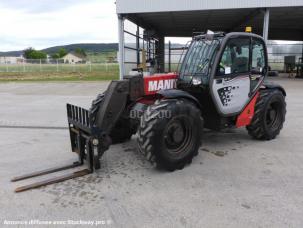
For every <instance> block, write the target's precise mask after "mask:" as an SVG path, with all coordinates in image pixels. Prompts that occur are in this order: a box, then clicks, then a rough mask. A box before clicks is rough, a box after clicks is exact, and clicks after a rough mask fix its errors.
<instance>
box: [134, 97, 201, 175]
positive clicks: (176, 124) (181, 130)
mask: <svg viewBox="0 0 303 228" xmlns="http://www.w3.org/2000/svg"><path fill="white" fill-rule="evenodd" d="M202 131H203V119H202V117H201V113H200V110H199V109H198V108H197V107H196V106H195V105H194V104H193V103H192V102H189V101H187V100H185V99H179V100H158V101H156V102H155V104H154V105H151V106H149V107H148V109H147V110H146V112H145V113H144V115H143V116H142V117H141V123H140V126H139V131H138V134H139V137H138V146H139V150H140V151H141V152H142V153H143V155H144V156H145V157H146V158H147V160H149V161H150V162H152V163H154V162H155V163H156V164H157V165H158V166H159V167H161V168H164V169H166V170H169V171H174V170H176V169H183V168H184V166H185V165H186V164H189V163H191V161H192V159H193V157H194V156H196V155H197V154H198V150H199V147H200V145H201V137H202Z"/></svg>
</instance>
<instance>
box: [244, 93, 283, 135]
mask: <svg viewBox="0 0 303 228" xmlns="http://www.w3.org/2000/svg"><path fill="white" fill-rule="evenodd" d="M285 115H286V103H285V97H284V95H283V94H282V92H281V91H280V90H278V89H264V90H261V91H260V96H259V98H258V100H257V103H256V106H255V114H254V117H253V119H252V122H251V124H250V125H249V126H247V127H246V128H247V130H248V133H249V135H251V136H252V137H253V138H255V139H260V140H271V139H274V138H276V136H277V135H279V133H280V131H281V129H282V128H283V124H284V121H285Z"/></svg>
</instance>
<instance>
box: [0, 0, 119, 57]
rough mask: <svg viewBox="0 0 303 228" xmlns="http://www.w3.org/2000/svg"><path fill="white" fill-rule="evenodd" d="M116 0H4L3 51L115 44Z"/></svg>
mask: <svg viewBox="0 0 303 228" xmlns="http://www.w3.org/2000/svg"><path fill="white" fill-rule="evenodd" d="M117 26H118V25H117V15H116V5H115V0H0V28H1V30H0V31H1V32H0V51H13V50H23V49H25V48H28V47H34V48H36V49H43V48H47V47H51V46H58V45H65V44H72V43H114V42H117V41H118V37H117V34H118V32H117V29H118V28H117Z"/></svg>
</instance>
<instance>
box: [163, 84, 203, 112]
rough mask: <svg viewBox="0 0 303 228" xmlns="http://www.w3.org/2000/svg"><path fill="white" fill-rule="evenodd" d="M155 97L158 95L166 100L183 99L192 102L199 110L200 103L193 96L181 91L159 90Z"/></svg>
mask: <svg viewBox="0 0 303 228" xmlns="http://www.w3.org/2000/svg"><path fill="white" fill-rule="evenodd" d="M157 95H160V96H162V97H164V98H166V99H175V98H185V99H188V100H190V101H192V102H193V103H194V104H196V105H197V107H198V108H199V109H201V105H200V102H199V101H198V100H197V98H195V97H194V96H192V95H191V94H189V93H188V92H185V91H183V90H178V89H168V90H160V91H158V92H157Z"/></svg>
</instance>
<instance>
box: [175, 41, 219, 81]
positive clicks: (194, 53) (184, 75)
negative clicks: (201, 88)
mask: <svg viewBox="0 0 303 228" xmlns="http://www.w3.org/2000/svg"><path fill="white" fill-rule="evenodd" d="M219 43H220V41H219V40H218V39H214V40H206V39H199V40H193V41H192V43H191V44H190V46H189V48H188V51H187V53H186V55H185V57H184V59H183V62H182V65H181V68H180V71H179V75H180V79H182V80H186V81H192V78H193V77H201V80H202V83H203V84H205V83H208V78H209V69H210V66H211V65H212V62H213V59H214V54H215V52H216V50H217V47H218V45H219Z"/></svg>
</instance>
